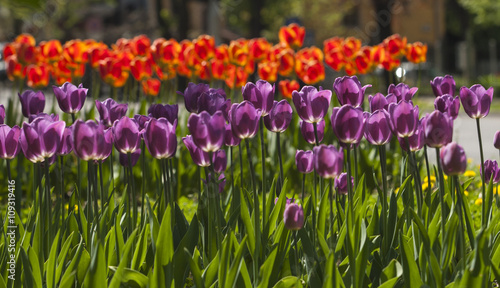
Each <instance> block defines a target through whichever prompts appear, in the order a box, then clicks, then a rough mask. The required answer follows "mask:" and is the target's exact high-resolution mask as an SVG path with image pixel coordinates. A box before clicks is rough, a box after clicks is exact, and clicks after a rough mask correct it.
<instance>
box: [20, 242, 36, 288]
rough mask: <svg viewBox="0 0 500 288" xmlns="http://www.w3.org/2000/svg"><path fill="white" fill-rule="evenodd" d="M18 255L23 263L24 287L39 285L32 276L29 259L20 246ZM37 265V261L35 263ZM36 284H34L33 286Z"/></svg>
mask: <svg viewBox="0 0 500 288" xmlns="http://www.w3.org/2000/svg"><path fill="white" fill-rule="evenodd" d="M19 254H20V256H21V259H22V263H23V274H24V286H25V287H40V288H41V286H38V283H37V282H36V281H35V279H34V277H33V271H32V270H31V265H30V260H29V259H28V255H26V252H25V251H24V248H21V251H20V253H19ZM37 266H38V263H37ZM35 285H36V286H35Z"/></svg>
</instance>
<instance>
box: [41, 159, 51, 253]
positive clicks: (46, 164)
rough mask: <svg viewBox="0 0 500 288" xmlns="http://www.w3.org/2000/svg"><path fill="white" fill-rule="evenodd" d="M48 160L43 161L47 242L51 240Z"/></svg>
mask: <svg viewBox="0 0 500 288" xmlns="http://www.w3.org/2000/svg"><path fill="white" fill-rule="evenodd" d="M49 165H50V164H49V160H48V159H45V163H44V165H43V166H44V168H45V200H46V201H47V202H46V203H45V205H46V208H47V212H48V218H47V220H48V221H49V223H48V231H49V237H48V239H49V242H48V243H47V244H49V243H51V242H52V238H53V237H52V227H51V226H52V207H51V206H52V205H51V201H50V175H49Z"/></svg>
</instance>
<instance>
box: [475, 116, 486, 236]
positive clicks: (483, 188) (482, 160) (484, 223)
mask: <svg viewBox="0 0 500 288" xmlns="http://www.w3.org/2000/svg"><path fill="white" fill-rule="evenodd" d="M476 127H477V138H478V140H479V153H480V156H481V171H484V154H483V140H482V138H481V126H480V124H479V118H476ZM481 183H482V184H483V185H482V186H481V188H482V189H481V193H482V194H481V197H482V198H483V205H481V223H482V225H483V228H486V226H488V219H487V216H486V190H485V189H486V187H485V183H484V173H481Z"/></svg>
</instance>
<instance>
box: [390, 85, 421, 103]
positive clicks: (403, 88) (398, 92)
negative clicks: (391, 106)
mask: <svg viewBox="0 0 500 288" xmlns="http://www.w3.org/2000/svg"><path fill="white" fill-rule="evenodd" d="M417 90H418V88H417V87H412V88H410V87H408V85H406V84H404V83H399V84H398V85H394V84H391V85H389V88H388V89H387V94H394V96H396V99H397V103H399V102H400V101H403V100H405V101H411V98H413V96H414V95H415V93H417Z"/></svg>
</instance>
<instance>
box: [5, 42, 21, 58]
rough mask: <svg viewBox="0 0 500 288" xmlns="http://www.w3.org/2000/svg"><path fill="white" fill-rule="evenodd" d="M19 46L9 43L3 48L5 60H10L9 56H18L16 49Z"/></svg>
mask: <svg viewBox="0 0 500 288" xmlns="http://www.w3.org/2000/svg"><path fill="white" fill-rule="evenodd" d="M17 46H19V45H17V43H9V44H7V45H5V47H4V48H3V59H7V58H9V56H12V55H16V57H17V52H16V50H17V49H16V47H17Z"/></svg>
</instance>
